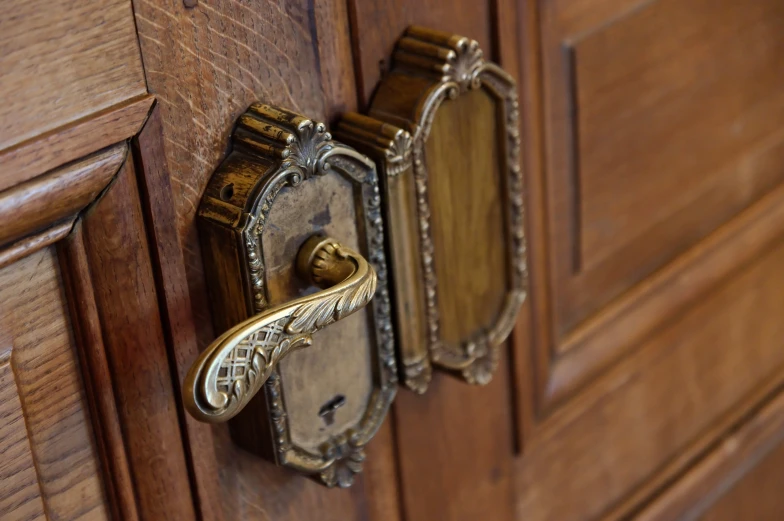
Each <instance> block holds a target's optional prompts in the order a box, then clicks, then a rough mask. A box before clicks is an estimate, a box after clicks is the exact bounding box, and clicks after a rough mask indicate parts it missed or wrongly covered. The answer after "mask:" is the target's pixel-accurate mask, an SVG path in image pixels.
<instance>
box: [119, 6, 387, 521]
mask: <svg viewBox="0 0 784 521" xmlns="http://www.w3.org/2000/svg"><path fill="white" fill-rule="evenodd" d="M134 12H135V15H136V22H137V28H138V32H139V38H140V44H141V49H142V54H143V59H144V64H145V73H146V77H147V82H148V87H149V89H150V91H151V93H153V94H154V95H155V96H156V99H157V103H158V104H159V109H160V116H161V126H162V133H161V135H162V140H163V144H162V146H161V147H160V148H159V150H162V152H163V154H164V160H163V162H164V164H165V165H166V167H167V175H168V176H169V179H170V182H171V193H172V196H171V198H170V199H169V204H172V205H173V208H174V211H175V216H176V221H175V223H173V226H174V230H175V233H176V236H177V237H178V240H179V241H180V245H181V251H182V256H183V260H184V273H185V275H186V282H187V292H188V295H189V299H190V309H189V312H190V313H191V318H190V319H191V320H192V321H193V324H194V325H195V327H196V339H197V340H196V342H195V343H193V344H190V345H189V344H187V343H179V342H178V343H177V345H176V347H175V353H176V355H175V357H176V358H177V366H178V371H179V372H180V374H181V375H182V374H184V372H185V371H187V369H188V367H189V366H190V363H191V362H192V360H193V359H194V358H195V356H196V354H197V352H198V349H200V348H203V347H204V346H206V345H207V344H208V343H209V342H210V341H212V340H213V339H214V332H213V330H212V326H211V323H212V321H211V317H210V313H209V306H208V300H207V294H206V286H205V281H204V275H203V268H202V255H201V251H200V247H199V243H198V237H197V234H196V227H195V223H194V219H195V214H196V208H197V206H198V203H199V201H200V198H201V194H202V191H203V190H204V187H205V186H206V184H207V181H208V179H209V177H210V176H211V174H212V172H213V170H214V169H215V168H216V167H217V165H218V164H219V162H220V160H221V159H222V157H223V155H224V154H225V152H226V145H227V142H228V136H229V133H230V131H231V129H232V128H233V125H234V122H235V119H236V118H237V117H238V116H239V115H240V114H241V113H242V112H243V111H244V110H245V109H246V108H247V107H248V106H249V105H250V103H252V102H254V101H257V100H259V101H263V102H266V103H274V104H279V105H281V106H283V107H286V108H288V109H292V110H296V111H297V112H300V113H302V114H305V115H307V116H309V117H312V118H314V119H317V120H321V121H327V122H329V121H331V120H333V119H334V118H335V117H336V116H337V115H338V113H339V111H342V110H344V109H355V108H356V106H355V105H356V92H355V90H354V86H353V77H354V76H353V69H352V63H351V60H350V59H349V58H348V57H350V56H351V48H350V47H349V43H350V42H349V40H348V35H349V34H350V33H349V32H348V17H347V14H346V6H345V3H344V2H341V1H336V0H330V1H325V2H318V3H317V5H308V4H307V3H306V2H289V3H285V4H278V3H276V2H271V1H262V2H256V3H252V4H247V5H246V4H241V3H237V2H230V1H219V2H210V3H206V2H200V3H199V4H198V6H197V7H195V8H193V9H185V8H184V7H183V6H182V4H181V3H179V2H176V1H172V2H169V3H168V4H167V5H166V7H165V8H161V7H160V6H159V4H158V3H157V2H151V1H147V0H136V1H134ZM172 67H176V69H177V73H176V74H175V73H172V72H171V71H172ZM195 128H197V129H198V131H194V129H195ZM153 186H156V187H157V185H153ZM178 269H182V268H178ZM161 275H162V276H161V280H162V281H164V282H163V284H164V286H174V285H176V284H180V283H181V279H178V278H177V276H176V275H172V273H168V274H166V272H165V271H162V272H161ZM183 291H186V288H182V287H180V289H179V290H177V291H169V292H168V294H167V292H166V291H163V292H162V293H163V295H165V296H166V300H167V306H169V307H170V308H172V307H173V306H176V307H177V309H180V306H183V305H186V306H187V305H188V304H187V301H184V300H181V298H182V297H181V296H182V292H183ZM188 425H190V423H188ZM202 429H204V428H203V427H202ZM206 429H210V430H211V433H212V439H207V436H205V437H204V438H199V437H198V435H197V434H196V431H197V430H199V427H195V426H194V427H193V428H191V427H190V426H189V427H188V433H189V436H190V439H191V441H190V450H191V455H192V458H193V461H194V473H195V475H196V476H197V477H196V480H195V481H196V482H197V483H203V484H204V485H200V488H199V502H200V505H201V512H202V515H203V518H204V519H205V520H206V519H220V518H221V517H222V516H223V517H224V518H225V519H238V518H243V519H249V520H252V519H280V520H298V519H308V518H310V517H312V516H313V515H314V512H317V513H318V515H319V516H321V517H320V518H321V519H324V520H325V521H328V520H335V521H337V520H340V521H344V520H347V521H348V520H352V519H354V520H359V519H364V518H367V517H368V516H370V515H371V512H375V513H376V514H375V515H380V516H381V517H374V518H380V519H397V517H398V511H397V505H396V498H397V491H396V477H395V462H394V447H393V446H392V445H390V444H388V443H387V444H386V445H381V444H378V443H375V442H373V443H371V444H370V446H369V448H368V459H367V461H366V463H365V470H364V475H365V476H367V481H366V478H365V477H364V476H360V479H359V480H358V482H357V483H355V485H354V486H353V488H352V489H351V490H345V491H344V490H326V489H324V488H322V487H321V486H320V485H318V484H316V483H315V482H313V481H311V480H309V479H307V478H303V477H301V476H297V475H295V474H292V473H291V472H290V471H286V470H283V469H278V468H275V467H274V466H273V465H271V464H269V463H268V462H266V461H264V460H261V459H259V458H257V457H251V456H250V455H249V454H248V453H247V452H245V451H242V450H241V449H239V448H238V447H237V446H236V445H235V444H234V443H233V442H232V441H231V438H230V436H229V432H228V429H227V427H226V426H222V427H212V428H210V427H206ZM389 429H391V424H390V422H387V423H385V424H384V426H383V427H382V431H381V432H380V433H379V434H378V437H379V438H383V439H386V440H390V439H391V436H392V435H391V432H390V430H389ZM213 455H214V459H215V461H216V462H217V472H214V471H212V470H210V469H209V468H204V466H203V465H202V461H203V460H205V459H207V460H209V459H211V458H212V457H213Z"/></svg>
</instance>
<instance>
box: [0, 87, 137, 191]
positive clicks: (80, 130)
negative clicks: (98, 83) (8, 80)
mask: <svg viewBox="0 0 784 521" xmlns="http://www.w3.org/2000/svg"><path fill="white" fill-rule="evenodd" d="M152 101H153V98H152V96H148V95H146V94H145V95H142V96H138V97H136V98H133V99H131V100H129V101H124V102H122V103H120V104H118V105H113V106H111V107H109V108H107V109H104V110H99V111H97V112H95V113H92V114H89V115H87V116H85V117H83V118H81V119H79V120H76V121H74V122H73V123H69V124H67V125H63V126H61V127H57V128H55V129H54V130H50V131H49V132H45V133H43V134H40V135H37V136H35V137H33V138H30V139H28V140H27V141H24V142H22V143H19V144H18V145H15V146H12V147H11V148H7V149H5V150H2V151H0V190H5V189H7V188H10V187H11V186H14V185H16V184H18V183H23V182H25V181H28V180H30V179H32V178H34V177H36V176H38V175H41V174H43V173H44V172H46V171H48V170H51V169H53V168H56V167H58V166H61V165H64V164H66V163H68V162H71V161H74V160H77V159H80V158H82V157H84V156H86V155H89V154H91V153H93V152H97V151H99V150H101V149H102V148H106V147H108V146H110V145H114V144H116V143H119V142H121V141H123V140H125V139H128V138H130V137H131V136H133V135H134V134H136V133H137V132H138V131H139V129H140V128H141V125H142V123H143V122H144V120H145V118H146V117H147V112H148V111H149V110H150V106H151V105H152Z"/></svg>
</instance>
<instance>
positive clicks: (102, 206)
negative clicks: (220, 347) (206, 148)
mask: <svg viewBox="0 0 784 521" xmlns="http://www.w3.org/2000/svg"><path fill="white" fill-rule="evenodd" d="M77 232H78V233H81V234H82V235H83V237H80V238H79V239H78V240H80V241H83V244H84V250H85V258H86V261H87V265H88V267H89V268H88V269H89V271H88V273H89V274H90V276H91V279H90V282H91V284H92V287H93V290H94V298H95V308H96V309H97V311H98V319H99V320H100V324H101V330H102V336H103V344H104V348H105V350H106V353H107V360H108V362H109V370H110V371H111V378H112V382H113V389H114V393H115V397H116V402H117V413H118V416H119V419H120V425H121V426H122V432H123V437H124V440H125V449H126V451H127V457H128V463H129V466H130V471H131V475H132V479H133V483H134V485H135V490H136V500H137V507H138V509H139V513H140V515H141V517H142V519H193V518H195V516H196V513H195V509H194V502H193V498H192V495H191V486H190V480H189V474H188V467H187V463H186V459H185V452H184V448H183V438H182V434H181V432H180V424H179V418H178V412H177V411H178V410H177V404H176V399H175V394H174V393H175V391H174V388H173V382H172V374H171V369H170V366H169V358H168V354H167V349H166V343H165V340H164V336H163V328H162V325H161V318H160V315H159V311H158V295H157V291H156V288H155V279H154V276H153V271H152V266H151V263H152V260H151V257H150V250H149V246H148V242H147V232H146V230H145V227H144V220H143V215H142V208H141V204H140V200H139V193H138V185H137V182H136V178H135V171H134V168H133V161H132V159H131V158H130V157H129V158H128V159H127V160H126V162H125V163H124V165H123V167H122V168H121V169H120V171H119V173H118V174H117V176H116V178H115V180H114V182H113V183H112V185H111V187H110V188H109V190H107V191H106V193H105V194H104V195H103V197H101V198H100V199H99V201H98V202H97V203H96V204H95V205H94V206H93V207H91V208H90V209H89V210H88V211H87V213H86V214H85V216H84V218H83V220H82V222H81V226H80V228H79V229H78V230H77Z"/></svg>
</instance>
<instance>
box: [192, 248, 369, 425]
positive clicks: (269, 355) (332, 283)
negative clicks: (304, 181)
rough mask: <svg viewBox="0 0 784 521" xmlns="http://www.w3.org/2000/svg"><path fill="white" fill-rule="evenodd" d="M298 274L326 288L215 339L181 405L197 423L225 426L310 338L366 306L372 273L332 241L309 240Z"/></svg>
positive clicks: (194, 367) (353, 254) (199, 361)
mask: <svg viewBox="0 0 784 521" xmlns="http://www.w3.org/2000/svg"><path fill="white" fill-rule="evenodd" d="M297 257H298V262H297V264H298V270H299V271H300V275H303V276H306V277H308V278H310V279H311V281H312V282H313V283H315V284H316V285H318V286H320V287H323V288H326V289H323V290H322V291H319V292H317V293H314V294H312V295H308V296H305V297H301V298H298V299H295V300H292V301H290V302H287V303H285V304H282V305H280V306H275V307H273V308H270V309H268V310H266V311H264V312H262V313H259V314H258V315H254V316H253V317H251V318H249V319H247V320H245V321H243V322H240V323H239V324H237V325H236V326H234V327H233V328H231V329H229V330H228V331H226V332H225V333H223V334H222V335H221V336H220V337H218V338H217V339H216V340H215V341H214V342H212V344H210V345H209V346H208V347H207V349H205V350H204V351H203V352H202V353H201V355H200V356H199V357H198V358H197V359H196V362H194V364H193V365H192V366H191V369H190V370H189V371H188V375H187V376H186V378H185V384H184V392H185V405H186V407H187V408H188V411H189V412H190V413H191V414H192V415H193V416H194V417H196V418H197V419H199V420H202V421H206V422H213V423H214V422H224V421H227V420H229V419H231V418H232V417H234V416H235V415H236V414H237V413H238V412H239V411H241V410H242V408H243V407H244V406H245V404H246V403H247V402H248V401H249V400H250V399H251V398H253V396H254V395H255V394H256V393H257V392H258V391H259V390H260V389H261V387H262V386H263V385H264V383H265V382H266V381H267V379H268V378H269V377H270V375H271V374H272V372H273V370H274V369H275V366H276V365H277V364H278V362H280V361H281V360H282V359H283V358H285V357H286V356H287V355H288V354H289V353H292V352H294V351H296V350H298V349H302V348H305V347H308V346H310V345H312V344H313V338H312V335H313V334H314V333H315V332H316V331H318V330H320V329H322V328H324V327H326V326H327V325H329V324H331V323H333V322H336V321H338V320H341V319H343V318H345V317H347V316H349V315H351V314H352V313H354V312H355V311H357V310H359V309H361V308H363V307H365V306H366V305H367V304H368V302H370V300H371V299H372V298H373V295H374V294H375V291H376V281H377V277H376V272H375V271H374V270H373V268H372V267H371V266H370V265H369V264H368V263H367V261H366V260H365V259H364V258H363V257H362V256H361V255H360V254H358V253H357V252H355V251H353V250H351V249H350V248H347V247H345V246H342V245H341V244H339V243H338V242H337V241H335V240H334V239H331V238H324V237H321V236H318V235H315V236H313V237H311V238H310V239H309V240H308V241H307V242H306V243H305V244H304V245H303V246H302V248H301V249H300V252H299V254H298V256H297Z"/></svg>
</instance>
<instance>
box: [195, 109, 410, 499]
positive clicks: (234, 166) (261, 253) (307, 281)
mask: <svg viewBox="0 0 784 521" xmlns="http://www.w3.org/2000/svg"><path fill="white" fill-rule="evenodd" d="M199 231H200V235H201V249H202V254H203V256H204V260H205V262H204V265H205V276H206V278H207V282H208V287H209V290H210V296H211V301H212V310H213V322H214V325H215V329H216V332H220V333H222V334H221V335H220V336H219V338H218V339H217V340H215V341H214V342H213V343H212V344H211V345H210V346H208V347H207V348H206V349H205V351H204V352H203V353H202V354H201V355H200V356H199V357H198V359H197V360H196V361H195V363H194V366H193V368H192V369H191V371H190V373H189V374H188V377H187V379H186V381H185V388H184V392H183V394H184V396H185V403H186V406H187V409H188V411H189V412H190V413H191V414H192V415H193V416H194V417H196V418H197V419H199V420H202V421H208V422H220V421H226V420H229V427H230V430H231V434H232V438H233V439H234V441H235V442H236V443H238V444H239V445H241V446H242V447H243V448H245V449H246V450H248V451H249V452H250V453H253V454H257V455H260V456H263V457H265V458H268V459H270V460H272V461H274V462H276V463H278V464H279V465H282V466H286V467H289V468H292V469H295V470H298V471H300V472H303V473H306V474H309V475H311V476H313V477H315V478H316V479H318V480H319V481H320V482H322V483H323V484H325V485H327V486H340V487H347V486H350V485H351V483H352V482H353V477H354V475H355V474H356V473H357V472H360V471H361V469H362V462H363V460H364V459H365V454H364V446H365V445H366V444H367V443H368V441H369V440H370V439H371V438H372V437H373V435H374V434H375V432H376V431H377V429H378V428H379V426H380V425H381V423H382V421H383V419H384V417H385V416H386V413H387V410H388V408H389V405H390V403H391V402H392V400H393V398H394V396H395V392H396V390H397V370H396V364H395V353H394V334H393V328H392V326H391V315H390V313H391V310H390V303H389V298H390V297H389V292H388V288H387V268H386V258H385V252H384V243H385V239H384V228H383V220H382V218H381V196H380V191H379V186H378V178H377V175H376V170H375V165H374V164H373V162H372V161H370V160H369V159H368V158H367V157H366V156H364V155H362V154H360V153H358V152H357V151H355V150H354V149H352V148H350V147H347V146H345V145H343V144H341V143H339V142H337V141H335V140H333V139H332V136H331V135H330V133H329V132H327V131H326V127H325V126H324V124H322V123H318V122H315V121H312V120H310V119H308V118H305V117H303V116H301V115H299V114H295V113H293V112H289V111H287V110H283V109H280V108H277V107H272V106H269V105H264V104H261V103H255V104H253V105H251V107H250V108H249V109H248V110H247V111H246V112H245V113H244V114H243V115H242V116H241V117H240V118H239V121H238V124H237V127H236V129H235V130H234V132H233V134H232V150H231V153H230V154H229V155H228V157H227V158H226V159H225V160H224V162H223V163H222V164H221V165H220V167H219V168H218V169H217V170H216V172H215V173H214V174H213V176H212V178H211V179H210V183H209V184H208V186H207V189H206V191H205V193H204V196H203V198H202V202H201V205H200V207H199ZM329 236H332V237H339V238H340V243H337V242H336V241H335V240H333V239H329V238H327V237H329ZM318 288H322V290H320V291H317V290H318ZM323 288H326V289H323ZM325 326H329V327H325ZM307 346H311V347H309V348H308V349H303V348H305V347H307ZM254 395H255V396H254ZM249 457H252V456H250V455H249Z"/></svg>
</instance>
